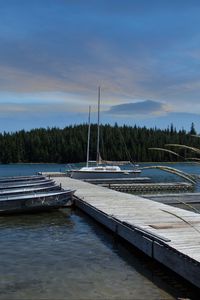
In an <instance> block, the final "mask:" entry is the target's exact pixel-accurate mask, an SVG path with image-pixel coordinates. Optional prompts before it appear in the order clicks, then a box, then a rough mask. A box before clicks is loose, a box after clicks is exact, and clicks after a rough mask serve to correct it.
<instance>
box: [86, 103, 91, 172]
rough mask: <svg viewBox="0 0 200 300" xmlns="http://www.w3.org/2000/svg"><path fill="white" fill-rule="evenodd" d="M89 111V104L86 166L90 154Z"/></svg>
mask: <svg viewBox="0 0 200 300" xmlns="http://www.w3.org/2000/svg"><path fill="white" fill-rule="evenodd" d="M90 113H91V106H89V115H88V138H87V160H86V167H88V165H89V155H90Z"/></svg>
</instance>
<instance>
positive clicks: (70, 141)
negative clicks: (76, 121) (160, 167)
mask: <svg viewBox="0 0 200 300" xmlns="http://www.w3.org/2000/svg"><path fill="white" fill-rule="evenodd" d="M87 130H88V126H87V124H82V125H75V126H68V127H65V128H64V129H59V128H47V129H43V128H39V129H34V130H31V131H24V130H21V131H18V132H15V133H6V132H4V133H1V134H0V162H1V163H20V162H25V163H29V162H32V163H39V162H43V163H75V162H85V161H86V147H87ZM100 132H101V138H100V142H101V145H100V150H101V156H102V158H103V159H106V160H132V161H138V162H142V161H146V162H147V161H149V162H152V161H156V162H159V161H177V160H179V159H180V158H178V157H176V156H174V155H172V154H170V153H166V152H162V151H153V150H149V148H153V147H158V148H164V147H165V144H184V145H190V146H193V147H196V148H200V139H199V138H196V137H193V136H192V135H191V134H194V133H195V132H196V131H195V129H194V124H192V126H191V130H190V132H189V133H187V132H186V131H185V130H183V129H182V130H179V131H177V130H176V129H175V128H174V127H173V125H171V126H170V128H167V129H165V130H160V129H157V128H154V129H153V128H151V129H147V128H146V127H143V128H140V127H137V126H134V127H131V126H126V125H124V126H118V125H117V124H115V125H114V126H111V125H109V124H106V125H101V128H100ZM96 136H97V125H94V124H92V125H91V144H90V160H95V159H96V143H97V139H96ZM176 150H177V149H176ZM179 154H180V155H182V156H186V155H187V156H188V150H187V149H182V150H181V149H180V151H179Z"/></svg>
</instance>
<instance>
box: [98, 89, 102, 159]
mask: <svg viewBox="0 0 200 300" xmlns="http://www.w3.org/2000/svg"><path fill="white" fill-rule="evenodd" d="M100 96H101V95H100V86H99V87H98V120H97V165H98V164H99V161H100V151H99V137H100Z"/></svg>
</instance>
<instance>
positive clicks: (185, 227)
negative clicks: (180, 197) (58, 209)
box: [54, 177, 200, 288]
mask: <svg viewBox="0 0 200 300" xmlns="http://www.w3.org/2000/svg"><path fill="white" fill-rule="evenodd" d="M54 180H55V181H56V183H57V184H58V185H60V184H61V185H62V187H63V188H64V189H65V188H66V189H67V188H70V189H75V190H76V192H75V200H74V202H75V205H76V206H77V207H79V208H80V209H81V210H83V211H84V212H86V213H87V214H89V215H90V216H91V217H92V218H94V219H95V220H96V221H98V222H99V223H101V224H103V225H104V226H106V227H107V228H109V229H110V230H111V231H112V232H114V234H115V235H118V236H119V237H121V238H123V239H125V240H127V241H128V242H129V243H131V244H132V245H133V246H135V247H137V248H138V249H140V250H141V251H143V252H144V253H145V254H146V255H148V256H149V257H151V258H153V259H155V260H156V261H158V262H160V263H161V264H163V265H165V266H166V267H168V268H169V269H171V270H173V271H174V272H176V273H177V274H179V275H180V276H182V277H183V278H185V279H186V280H188V281H189V282H191V283H192V284H194V285H195V286H197V287H198V288H200V214H197V213H195V212H190V211H186V210H183V209H180V208H176V207H172V206H168V205H165V204H162V203H158V202H155V201H152V200H148V199H145V198H142V197H139V196H135V195H130V194H125V193H121V192H117V191H114V190H110V189H107V188H105V187H101V186H96V185H93V184H90V183H86V182H83V181H80V180H75V179H71V178H68V177H56V178H54Z"/></svg>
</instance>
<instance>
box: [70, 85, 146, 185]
mask: <svg viewBox="0 0 200 300" xmlns="http://www.w3.org/2000/svg"><path fill="white" fill-rule="evenodd" d="M90 112H91V110H90V108H89V117H88V142H87V160H86V166H85V167H83V168H80V169H74V170H70V171H68V175H69V176H70V177H72V178H74V179H81V180H85V179H103V178H110V179H118V178H120V179H127V178H134V177H136V176H138V175H139V174H140V173H141V170H140V169H139V168H138V165H136V164H133V163H131V162H117V165H115V164H116V162H113V161H109V162H108V161H105V160H104V161H102V159H101V155H100V147H99V146H100V87H99V88H98V121H97V157H96V166H94V167H90V166H89V147H90ZM124 163H129V164H130V165H131V168H130V169H129V170H127V169H122V168H120V167H119V164H120V165H121V164H124Z"/></svg>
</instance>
